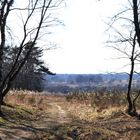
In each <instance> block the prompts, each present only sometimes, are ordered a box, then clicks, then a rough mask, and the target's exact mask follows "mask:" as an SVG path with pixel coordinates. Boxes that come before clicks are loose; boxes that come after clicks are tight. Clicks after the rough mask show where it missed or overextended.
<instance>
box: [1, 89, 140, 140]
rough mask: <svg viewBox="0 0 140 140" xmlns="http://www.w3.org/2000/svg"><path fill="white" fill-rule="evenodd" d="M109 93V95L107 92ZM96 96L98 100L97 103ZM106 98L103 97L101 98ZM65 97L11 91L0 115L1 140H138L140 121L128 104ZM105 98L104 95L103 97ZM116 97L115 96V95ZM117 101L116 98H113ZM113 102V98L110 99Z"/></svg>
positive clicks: (139, 136) (139, 137)
mask: <svg viewBox="0 0 140 140" xmlns="http://www.w3.org/2000/svg"><path fill="white" fill-rule="evenodd" d="M106 96H107V95H106ZM96 98H97V97H96V96H95V97H94V99H95V102H97V99H96ZM102 98H103V97H102ZM94 99H92V104H90V103H89V102H88V101H83V102H82V101H78V100H77V99H76V98H75V99H72V98H71V99H68V98H66V97H65V96H56V95H48V94H46V95H44V94H42V93H40V94H39V93H33V92H27V91H11V93H10V94H9V95H8V96H7V97H6V98H5V101H6V103H8V105H7V106H3V107H2V110H3V113H4V117H3V118H0V138H1V139H2V140H139V139H140V120H139V119H138V118H133V117H130V116H129V115H127V113H125V110H126V105H125V103H122V105H119V104H118V105H117V104H116V103H115V104H112V106H111V105H110V104H109V101H108V103H106V104H105V102H104V101H103V102H104V105H103V104H102V100H100V101H99V102H100V104H99V103H98V104H97V103H96V104H94V105H93V101H94ZM104 100H105V98H104ZM112 100H113V98H112ZM114 100H115V99H114ZM110 101H111V99H110ZM107 105H108V106H107Z"/></svg>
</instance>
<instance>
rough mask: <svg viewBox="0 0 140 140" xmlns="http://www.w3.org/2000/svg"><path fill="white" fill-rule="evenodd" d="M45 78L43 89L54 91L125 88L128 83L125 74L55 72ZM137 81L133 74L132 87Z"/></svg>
mask: <svg viewBox="0 0 140 140" xmlns="http://www.w3.org/2000/svg"><path fill="white" fill-rule="evenodd" d="M45 79H46V80H45V81H44V82H45V83H44V90H47V91H49V92H55V93H58V92H60V93H69V92H74V91H84V92H85V91H86V92H92V91H94V92H95V91H98V90H102V89H104V90H108V91H109V90H115V89H117V90H126V89H127V84H128V75H127V74H57V75H55V76H46V77H45ZM139 83H140V77H139V75H137V74H135V75H134V83H133V88H138V87H139Z"/></svg>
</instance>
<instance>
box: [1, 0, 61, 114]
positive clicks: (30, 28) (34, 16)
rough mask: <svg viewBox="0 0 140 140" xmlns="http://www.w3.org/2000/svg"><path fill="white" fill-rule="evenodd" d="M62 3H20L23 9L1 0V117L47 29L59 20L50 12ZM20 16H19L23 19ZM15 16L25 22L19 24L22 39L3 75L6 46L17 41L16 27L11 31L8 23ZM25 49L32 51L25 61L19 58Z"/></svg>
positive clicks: (42, 0)
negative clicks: (8, 98) (13, 87)
mask: <svg viewBox="0 0 140 140" xmlns="http://www.w3.org/2000/svg"><path fill="white" fill-rule="evenodd" d="M62 1H63V0H25V1H24V4H23V5H22V4H20V5H21V7H16V2H17V1H16V0H15V1H14V0H1V1H0V115H2V112H1V105H2V104H3V100H4V97H5V96H6V95H7V93H8V91H9V90H10V87H11V84H12V82H13V80H14V79H15V78H16V76H17V74H18V73H19V72H20V70H21V68H22V67H23V66H24V64H25V62H26V61H27V60H28V58H29V56H30V54H31V52H32V50H33V48H34V47H35V44H36V43H37V41H38V40H39V39H40V38H41V37H42V36H43V34H46V32H47V30H45V29H46V28H48V27H49V26H50V25H52V24H53V23H54V22H55V21H57V18H52V16H51V12H52V13H54V9H55V8H57V7H58V6H60V4H61V3H62ZM22 2H23V1H22ZM17 13H19V14H20V17H19V15H18V14H17ZM16 14H17V15H18V16H17V19H16V20H20V23H22V24H20V27H21V28H20V34H19V36H21V37H20V39H19V40H18V41H17V42H18V47H19V49H18V52H17V54H16V56H15V58H14V60H13V64H12V66H11V67H10V69H9V71H8V73H7V74H6V75H5V76H4V75H3V73H4V69H3V63H4V48H5V47H6V45H7V44H11V47H12V44H14V42H12V40H15V39H17V38H15V37H14V35H15V33H14V31H15V28H16V27H14V28H11V26H10V24H11V23H10V22H9V21H8V20H9V19H10V17H14V16H15V15H16ZM15 22H17V21H15ZM11 42H12V43H11ZM15 42H16V41H15ZM25 47H28V48H29V49H28V51H27V52H26V54H25V55H24V58H22V59H20V58H21V57H20V56H21V55H22V53H23V50H24V48H25Z"/></svg>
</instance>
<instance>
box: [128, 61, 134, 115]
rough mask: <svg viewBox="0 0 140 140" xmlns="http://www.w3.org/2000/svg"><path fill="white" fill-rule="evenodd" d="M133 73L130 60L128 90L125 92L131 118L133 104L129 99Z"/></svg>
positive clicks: (132, 63)
mask: <svg viewBox="0 0 140 140" xmlns="http://www.w3.org/2000/svg"><path fill="white" fill-rule="evenodd" d="M133 73H134V62H133V61H132V60H131V71H130V74H129V82H128V90H127V101H128V114H129V115H131V116H133V115H134V114H133V102H132V99H131V87H132V79H133Z"/></svg>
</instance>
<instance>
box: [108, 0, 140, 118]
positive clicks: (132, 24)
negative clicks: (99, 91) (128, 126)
mask: <svg viewBox="0 0 140 140" xmlns="http://www.w3.org/2000/svg"><path fill="white" fill-rule="evenodd" d="M139 8H140V1H137V0H132V1H130V0H128V5H127V6H125V9H123V11H121V12H119V13H117V14H116V15H115V16H114V17H113V18H112V22H111V24H109V29H113V33H114V31H115V33H116V34H117V35H116V36H115V40H113V41H108V42H107V43H109V44H110V45H109V46H110V47H113V48H114V49H116V50H117V51H119V52H121V53H122V54H123V55H124V57H121V58H126V59H129V62H130V63H129V65H128V66H130V72H129V73H128V74H129V78H128V88H127V95H126V98H127V102H128V109H127V112H128V114H129V115H131V116H136V117H139V114H138V113H137V109H136V100H137V99H138V97H139V96H140V92H138V93H137V95H136V94H135V95H134V94H133V92H132V83H133V75H134V73H135V72H136V71H137V70H136V69H135V65H139V62H140V60H139V58H140V22H139V21H140V20H139V10H140V9H139ZM118 22H119V24H120V23H121V25H120V26H119V24H118ZM116 23H117V24H116ZM113 33H112V34H113Z"/></svg>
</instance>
